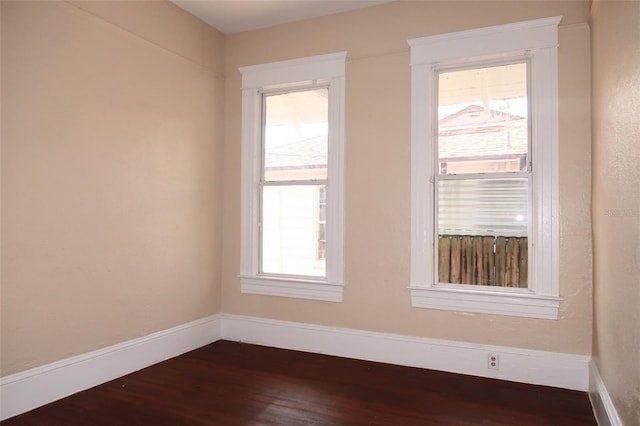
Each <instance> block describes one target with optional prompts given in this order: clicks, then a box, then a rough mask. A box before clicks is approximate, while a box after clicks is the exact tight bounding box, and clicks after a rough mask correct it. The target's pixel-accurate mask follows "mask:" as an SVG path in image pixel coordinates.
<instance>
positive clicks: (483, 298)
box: [408, 16, 562, 319]
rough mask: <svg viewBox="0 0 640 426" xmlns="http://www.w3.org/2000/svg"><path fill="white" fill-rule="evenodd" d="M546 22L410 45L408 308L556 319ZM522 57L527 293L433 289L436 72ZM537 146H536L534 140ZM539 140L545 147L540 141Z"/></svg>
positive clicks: (553, 110)
mask: <svg viewBox="0 0 640 426" xmlns="http://www.w3.org/2000/svg"><path fill="white" fill-rule="evenodd" d="M561 19H562V17H560V16H558V17H552V18H544V19H537V20H533V21H525V22H519V23H514V24H507V25H499V26H494V27H488V28H481V29H477V30H469V31H461V32H456V33H449V34H442V35H436V36H431V37H423V38H417V39H411V40H408V43H409V45H410V47H411V282H410V287H409V289H410V292H411V303H412V306H414V307H420V308H432V309H444V310H454V311H464V312H478V313H490V314H500V315H511V316H522V317H532V318H545V319H557V317H558V308H559V305H560V300H561V299H560V297H559V273H558V269H559V268H558V263H559V260H558V258H559V256H558V255H559V232H558V59H557V47H558V25H559V23H560V20H561ZM523 56H526V57H529V58H530V60H531V71H530V72H531V74H530V75H531V88H532V93H531V96H532V98H533V99H534V102H533V103H532V108H531V123H532V129H531V132H532V136H531V137H532V141H533V142H532V150H531V158H532V159H533V160H532V161H533V168H534V169H533V174H532V177H531V184H532V188H533V190H532V193H533V197H532V201H533V203H532V204H533V205H532V213H533V214H532V217H531V220H532V223H533V227H532V229H533V230H534V232H533V233H532V235H531V237H530V238H531V239H532V247H533V250H532V253H531V254H530V255H531V256H532V257H531V258H530V259H533V261H530V264H531V265H532V267H530V268H529V271H530V278H529V289H527V290H525V291H523V289H509V290H507V289H506V288H505V287H495V288H490V289H487V288H486V287H480V288H479V287H478V286H466V285H465V286H447V287H443V286H437V285H436V282H435V270H436V267H435V263H434V262H435V256H434V250H435V248H434V244H435V231H434V222H433V219H434V199H433V197H434V191H433V190H432V188H431V186H430V185H426V184H425V182H429V181H430V180H432V177H433V175H434V172H435V170H434V164H435V162H434V161H429V156H430V155H432V150H431V146H432V145H431V144H432V139H433V135H434V132H435V128H436V123H435V122H434V118H435V117H436V114H433V113H432V111H431V108H433V102H434V101H433V100H434V99H436V96H435V95H434V91H435V90H436V87H435V78H434V75H435V72H436V69H438V68H440V67H443V66H449V65H463V64H467V63H480V64H482V62H483V61H491V60H496V59H500V58H505V59H508V58H512V57H520V58H522V57H523ZM536 141H538V142H536ZM541 141H544V143H542V142H541Z"/></svg>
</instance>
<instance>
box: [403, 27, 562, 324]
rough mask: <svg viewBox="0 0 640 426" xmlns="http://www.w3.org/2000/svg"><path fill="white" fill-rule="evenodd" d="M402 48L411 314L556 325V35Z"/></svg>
mask: <svg viewBox="0 0 640 426" xmlns="http://www.w3.org/2000/svg"><path fill="white" fill-rule="evenodd" d="M559 22H560V18H559V17H556V18H547V19H540V20H535V21H528V22H522V23H516V24H509V25H501V26H497V27H490V28H483V29H479V30H471V31H463V32H459V33H451V34H444V35H437V36H433V37H424V38H419V39H413V40H409V45H410V46H411V68H412V142H411V144H412V145H411V146H412V154H411V158H412V166H411V167H412V171H411V176H412V177H411V185H412V187H411V197H412V199H411V235H412V240H411V285H410V290H411V297H412V305H413V306H414V307H423V308H433V309H447V310H457V311H466V312H481V313H493V314H504V315H513V316H525V317H535V318H547V319H555V318H557V312H558V307H559V301H560V299H559V298H558V294H559V293H558V291H559V285H558V238H559V236H558V221H557V217H558V216H557V213H558V186H557V185H558V184H557V182H558V172H557V164H558V148H557V145H558V135H557V27H558V24H559Z"/></svg>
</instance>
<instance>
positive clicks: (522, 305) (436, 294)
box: [409, 286, 561, 320]
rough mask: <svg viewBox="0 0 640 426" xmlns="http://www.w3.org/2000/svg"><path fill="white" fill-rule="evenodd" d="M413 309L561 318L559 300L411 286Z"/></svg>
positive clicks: (523, 295)
mask: <svg viewBox="0 0 640 426" xmlns="http://www.w3.org/2000/svg"><path fill="white" fill-rule="evenodd" d="M409 290H410V291H411V306H413V307H414V308H430V309H442V310H449V311H460V312H475V313H484V314H496V315H509V316H516V317H527V318H541V319H553V320H555V319H558V308H559V306H560V300H561V299H560V298H558V297H550V296H537V295H534V294H517V293H502V292H501V293H498V292H495V293H490V292H487V291H478V290H467V289H457V288H456V289H449V288H446V289H444V288H432V287H421V286H411V287H409Z"/></svg>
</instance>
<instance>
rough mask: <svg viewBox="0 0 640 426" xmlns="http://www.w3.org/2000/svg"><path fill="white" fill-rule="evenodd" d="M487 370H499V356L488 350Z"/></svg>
mask: <svg viewBox="0 0 640 426" xmlns="http://www.w3.org/2000/svg"><path fill="white" fill-rule="evenodd" d="M487 363H488V365H487V367H489V370H500V356H499V355H498V354H497V353H495V352H489V354H488V356H487Z"/></svg>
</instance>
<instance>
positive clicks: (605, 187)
mask: <svg viewBox="0 0 640 426" xmlns="http://www.w3.org/2000/svg"><path fill="white" fill-rule="evenodd" d="M591 28H592V46H593V56H592V63H593V206H592V216H593V282H594V319H595V323H594V324H595V325H594V340H593V342H594V343H593V353H594V359H595V361H596V365H597V366H598V370H599V371H600V374H601V376H602V379H603V381H604V383H605V386H606V387H607V390H608V391H609V394H610V396H611V398H612V400H613V402H614V405H615V406H616V409H617V411H618V414H619V415H620V417H621V419H622V421H623V423H624V424H625V425H637V424H640V166H639V162H640V120H639V117H640V103H639V102H638V100H639V99H640V2H637V1H629V2H627V1H598V2H596V3H595V4H594V6H593V10H592V16H591Z"/></svg>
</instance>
